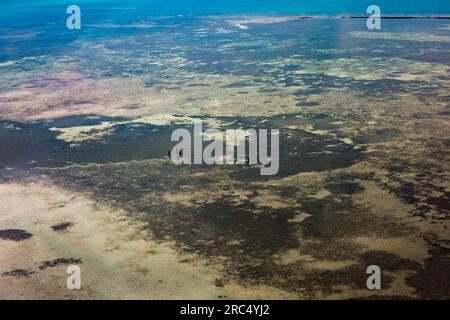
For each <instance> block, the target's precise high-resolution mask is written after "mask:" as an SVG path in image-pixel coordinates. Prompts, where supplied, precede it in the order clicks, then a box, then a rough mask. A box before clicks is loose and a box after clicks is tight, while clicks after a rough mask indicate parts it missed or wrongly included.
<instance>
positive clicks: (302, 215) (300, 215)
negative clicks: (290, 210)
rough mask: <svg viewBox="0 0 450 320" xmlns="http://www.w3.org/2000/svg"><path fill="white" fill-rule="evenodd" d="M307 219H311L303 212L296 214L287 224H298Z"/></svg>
mask: <svg viewBox="0 0 450 320" xmlns="http://www.w3.org/2000/svg"><path fill="white" fill-rule="evenodd" d="M309 217H311V215H310V214H308V213H304V212H300V213H298V214H296V215H295V216H294V217H293V218H292V219H289V220H288V222H292V223H300V222H303V221H304V220H305V219H307V218H309Z"/></svg>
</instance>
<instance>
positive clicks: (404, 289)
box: [318, 271, 416, 300]
mask: <svg viewBox="0 0 450 320" xmlns="http://www.w3.org/2000/svg"><path fill="white" fill-rule="evenodd" d="M383 274H385V275H389V276H392V277H393V281H392V283H391V285H390V287H389V288H386V287H383ZM413 275H414V272H411V271H397V272H395V273H390V272H385V273H383V272H382V278H381V279H382V280H381V283H382V285H381V289H382V290H368V289H355V288H352V287H350V286H342V285H341V286H333V289H334V291H335V292H334V293H333V294H331V295H323V296H320V297H318V299H329V300H340V299H355V298H356V299H357V298H367V297H373V296H380V297H387V296H402V297H409V298H411V297H412V298H413V297H415V296H416V291H415V289H414V288H411V287H410V286H408V285H407V284H406V282H405V280H406V279H407V278H409V277H411V276H413Z"/></svg>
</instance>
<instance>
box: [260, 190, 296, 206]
mask: <svg viewBox="0 0 450 320" xmlns="http://www.w3.org/2000/svg"><path fill="white" fill-rule="evenodd" d="M252 202H253V203H254V204H255V205H256V206H258V207H261V208H272V209H285V208H292V207H293V206H295V205H296V201H295V199H292V198H283V197H281V196H280V195H278V194H274V193H273V192H272V191H270V190H260V191H258V194H257V195H256V196H255V197H254V198H252Z"/></svg>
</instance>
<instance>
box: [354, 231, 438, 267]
mask: <svg viewBox="0 0 450 320" xmlns="http://www.w3.org/2000/svg"><path fill="white" fill-rule="evenodd" d="M353 241H355V242H356V243H358V244H360V245H362V246H364V247H365V249H366V250H381V251H385V252H389V253H394V254H396V255H399V256H401V257H403V258H405V259H410V260H415V261H418V262H420V263H423V261H424V260H425V259H426V258H428V257H429V254H428V248H427V243H426V242H425V240H423V239H408V238H379V237H370V236H368V237H357V238H354V239H353Z"/></svg>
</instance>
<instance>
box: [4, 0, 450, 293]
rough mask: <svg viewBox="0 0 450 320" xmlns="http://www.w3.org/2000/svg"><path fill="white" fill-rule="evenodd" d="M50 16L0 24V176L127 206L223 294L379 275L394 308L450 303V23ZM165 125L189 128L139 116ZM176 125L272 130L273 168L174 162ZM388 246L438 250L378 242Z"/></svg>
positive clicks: (356, 282) (357, 282) (345, 287)
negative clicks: (419, 252)
mask: <svg viewBox="0 0 450 320" xmlns="http://www.w3.org/2000/svg"><path fill="white" fill-rule="evenodd" d="M437 2H439V1H437ZM249 6H250V5H249ZM43 8H44V9H45V10H49V12H51V13H52V14H50V15H47V16H46V17H45V19H44V17H41V19H42V20H40V19H33V23H24V21H23V20H20V19H19V20H17V21H15V22H14V23H12V24H9V25H8V24H7V25H5V24H3V25H2V27H1V28H0V42H1V47H0V72H1V74H2V77H1V78H0V119H1V121H0V178H1V181H7V180H8V179H9V180H11V179H12V180H21V179H25V180H26V178H27V177H30V176H36V177H39V176H40V175H45V176H48V177H50V178H51V179H52V180H53V181H54V182H55V183H56V184H58V185H60V186H61V187H65V188H68V189H72V190H76V191H79V192H82V193H85V194H88V195H89V196H90V197H91V198H92V199H94V200H95V201H98V202H100V203H107V204H108V205H111V206H112V207H113V208H120V209H124V210H125V211H126V212H127V213H128V214H129V216H130V217H133V218H137V219H139V220H140V221H146V222H148V227H147V231H148V232H149V234H150V235H151V236H152V237H154V238H155V239H157V240H158V241H173V242H174V243H175V246H176V248H177V249H178V250H179V251H180V252H184V253H195V254H196V255H198V256H199V257H201V258H203V259H208V261H209V262H211V263H219V264H223V265H224V274H223V279H222V280H223V281H222V282H224V283H225V284H226V283H228V282H230V281H237V282H238V283H244V284H260V285H268V286H270V287H274V288H279V289H281V290H285V291H287V292H291V293H292V292H293V293H295V294H298V295H299V296H302V297H305V296H306V297H311V298H317V297H319V298H323V297H333V295H337V296H339V295H340V294H342V295H343V296H345V297H356V296H359V295H360V294H361V292H360V291H358V290H363V289H365V280H364V277H365V268H366V266H367V265H369V264H380V265H382V267H383V268H384V270H386V271H388V272H390V275H389V276H387V278H386V279H387V280H386V284H385V285H386V287H388V288H389V289H390V290H391V291H389V293H386V295H387V296H389V297H400V298H405V297H408V298H410V297H426V298H430V297H432V298H448V297H449V295H450V291H449V287H448V284H449V283H450V282H449V281H438V279H442V277H444V279H448V266H449V265H450V264H449V263H448V262H449V252H448V241H450V239H449V237H450V235H449V232H448V227H449V217H450V212H449V208H448V205H446V203H447V202H448V193H449V192H448V181H449V179H448V178H449V164H450V162H449V159H448V145H449V139H448V131H449V126H448V124H449V113H448V110H449V107H450V100H449V95H448V92H449V89H450V82H449V80H450V77H449V75H450V73H449V70H450V32H449V23H448V20H436V19H426V20H425V19H424V20H422V19H421V20H401V19H399V20H383V29H382V30H381V31H374V32H370V31H368V30H367V29H366V26H365V20H364V19H338V18H320V19H319V18H309V19H294V20H289V21H282V22H274V23H269V22H270V19H271V18H274V15H271V16H266V17H262V18H261V16H253V15H242V14H241V15H239V14H238V15H231V14H234V13H235V12H229V11H228V10H227V8H228V5H227V6H225V5H224V6H223V7H221V8H222V9H221V10H223V12H221V13H222V14H221V15H214V16H213V15H211V14H212V13H213V12H210V11H208V9H204V10H205V11H202V13H203V14H202V15H183V16H177V15H174V14H173V11H169V12H170V14H168V16H164V17H162V16H151V15H146V13H147V12H141V15H136V14H135V11H134V10H128V9H123V11H120V12H121V13H124V14H123V15H118V14H117V15H111V14H109V15H108V14H106V13H101V12H100V9H99V8H96V9H94V8H93V7H91V6H87V8H86V14H85V15H83V17H86V19H85V20H83V27H82V29H81V30H79V31H74V32H72V31H69V30H66V29H65V28H64V19H65V16H64V15H58V14H56V11H55V10H56V9H57V8H56V9H55V7H53V8H51V7H43ZM432 8H433V6H432V5H430V7H429V10H430V13H435V11H433V9H432ZM7 9H8V10H10V11H11V10H19V7H13V6H9V7H8V8H7ZM44 9H43V11H45V10H44ZM445 9H446V8H445V6H444V7H440V11H439V10H438V11H436V12H445ZM114 10H122V9H118V8H116V9H114ZM172 10H175V9H172ZM255 10H256V9H255ZM268 10H269V9H268ZM286 10H288V8H286ZM292 10H294V9H292ZM31 11H32V10H31ZM129 11H131V12H129ZM294 11H295V10H294ZM300 11H301V10H300ZM83 12H84V11H83ZM94 12H95V13H96V14H94ZM251 12H252V10H251V9H249V10H248V11H247V12H246V13H251ZM258 12H259V11H258ZM282 12H285V11H282ZM311 12H312V13H314V10H313V9H311V10H310V11H308V10H306V11H305V10H304V11H301V12H297V13H311ZM348 12H350V13H358V11H357V10H351V8H350V9H349V11H348ZM392 12H393V13H397V12H402V13H403V12H404V11H396V10H392ZM225 13H226V14H225ZM241 13H242V12H241ZM278 13H281V12H278ZM330 13H333V10H331V11H330ZM36 14H37V11H36V12H35V11H32V12H31V13H30V15H31V16H32V17H33V18H34V17H36ZM325 14H328V12H325ZM275 17H278V16H275ZM2 19H5V16H4V15H3V16H2ZM83 19H84V18H83ZM268 19H269V20H268ZM49 20H50V21H51V22H50V21H49ZM8 21H9V22H11V21H12V20H8ZM268 21H269V22H268ZM242 26H245V28H242ZM160 114H165V115H173V116H176V119H178V120H174V121H173V122H172V123H170V121H169V123H166V122H164V121H163V123H159V122H161V119H156V120H155V118H151V119H150V120H148V118H145V117H149V116H154V115H160ZM183 116H188V117H190V119H191V120H192V121H193V120H199V119H201V120H203V121H204V122H205V123H206V124H207V125H208V126H211V127H215V126H216V127H219V128H221V129H225V128H279V129H280V171H279V174H278V175H276V176H273V177H262V176H260V175H259V168H257V167H251V166H250V167H248V166H218V165H216V166H175V165H173V164H172V163H171V162H170V161H169V160H168V159H167V157H166V156H167V150H168V149H169V148H170V147H171V145H173V143H172V142H171V141H170V135H171V132H172V131H173V130H174V129H176V128H188V129H189V130H192V124H191V123H189V121H188V122H186V120H185V119H184V118H183ZM139 119H141V120H139ZM142 119H146V120H142ZM135 120H139V121H140V122H139V121H138V122H136V121H135ZM158 121H159V122H158ZM80 128H81V129H80ZM83 128H84V129H83ZM65 130H72V131H69V133H70V134H69V135H64V132H66V131H65ZM83 130H84V131H83ZM15 173H16V174H17V175H15ZM367 239H369V240H367ZM373 239H376V241H372V240H373ZM394 240H395V241H397V242H400V243H401V244H403V243H413V242H414V243H420V244H422V243H423V246H424V247H425V251H427V252H428V253H429V257H428V258H427V259H422V260H420V261H417V260H415V259H414V257H415V256H416V254H415V252H413V253H411V254H410V253H409V251H408V250H404V249H403V248H402V247H401V246H400V247H398V246H397V247H396V246H394V245H393V246H387V247H386V246H383V244H384V242H383V241H394ZM397 242H395V243H397ZM373 243H374V244H373ZM405 251H406V252H407V253H405ZM408 254H409V255H408ZM404 270H408V271H410V272H411V274H412V276H405V275H404V272H403V271H404ZM418 275H420V277H419V276H418ZM419 278H420V279H419ZM423 279H425V280H423ZM399 282H400V283H403V284H405V285H407V286H409V287H411V288H413V289H415V290H416V293H415V294H409V293H405V291H402V290H400V289H401V288H400V289H399V288H398V287H397V285H398V283H399ZM428 283H432V284H433V285H434V286H435V287H436V290H435V291H430V290H429V289H427V286H426V284H428ZM402 288H403V287H402ZM344 293H345V294H344ZM347 293H348V294H347ZM366 295H367V293H366Z"/></svg>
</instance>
